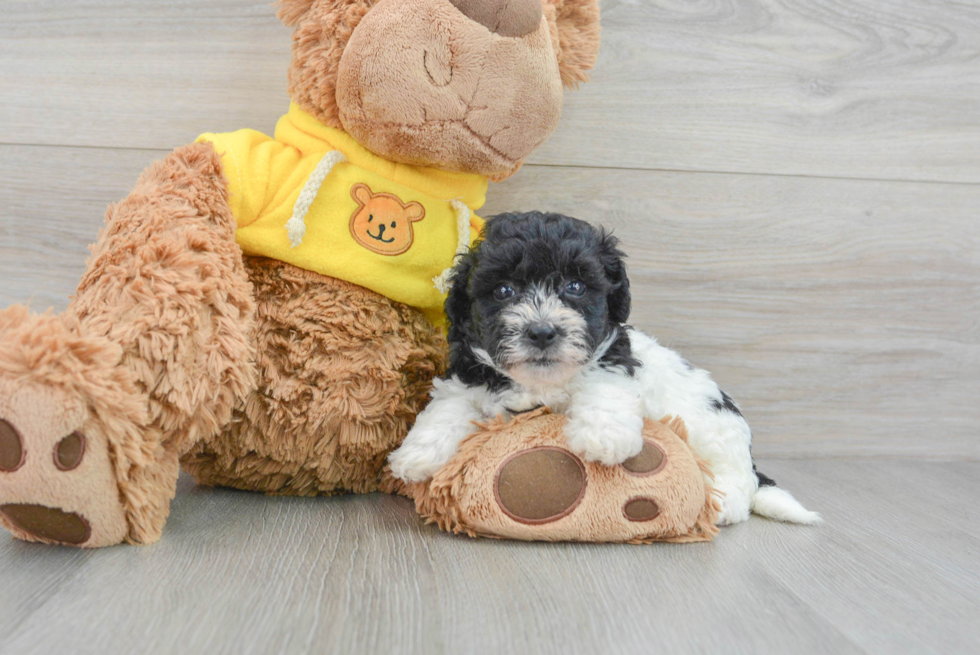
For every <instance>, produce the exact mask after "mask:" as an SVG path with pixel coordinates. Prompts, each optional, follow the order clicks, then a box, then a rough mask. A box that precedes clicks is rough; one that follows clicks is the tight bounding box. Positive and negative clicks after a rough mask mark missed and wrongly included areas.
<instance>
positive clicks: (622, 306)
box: [599, 230, 630, 323]
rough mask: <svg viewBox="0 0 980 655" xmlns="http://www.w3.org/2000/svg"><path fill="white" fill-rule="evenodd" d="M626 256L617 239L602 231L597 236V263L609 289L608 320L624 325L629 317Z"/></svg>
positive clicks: (628, 284)
mask: <svg viewBox="0 0 980 655" xmlns="http://www.w3.org/2000/svg"><path fill="white" fill-rule="evenodd" d="M625 258H626V255H625V254H624V253H623V251H622V250H620V249H619V239H617V238H616V237H614V236H613V235H611V234H608V233H607V232H605V231H604V230H603V231H602V232H601V233H600V235H599V261H600V262H602V268H603V270H604V271H605V273H606V279H607V280H608V281H609V283H610V285H611V288H610V290H609V293H608V294H607V295H606V304H607V306H608V308H609V319H610V320H611V321H613V322H614V323H625V322H626V321H627V320H629V317H630V280H629V278H628V277H627V276H626V262H625V261H624V260H625Z"/></svg>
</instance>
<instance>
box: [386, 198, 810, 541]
mask: <svg viewBox="0 0 980 655" xmlns="http://www.w3.org/2000/svg"><path fill="white" fill-rule="evenodd" d="M623 258H624V255H623V253H622V252H621V251H620V250H619V244H618V241H617V240H616V239H615V238H614V237H612V236H611V235H609V234H607V233H606V232H604V231H603V230H600V229H596V228H594V227H593V226H591V225H589V224H588V223H586V222H584V221H580V220H576V219H574V218H569V217H567V216H562V215H558V214H542V213H538V212H532V213H528V214H503V215H500V216H497V217H495V218H492V219H490V220H488V221H487V224H486V227H485V228H484V231H483V238H482V241H481V243H480V244H479V245H478V246H477V247H476V248H474V249H473V250H471V251H470V252H469V253H468V254H466V255H465V256H463V257H461V258H460V260H459V261H458V263H457V265H456V267H455V269H454V270H453V276H452V284H451V289H450V292H449V297H448V299H447V301H446V314H447V316H448V318H449V321H450V328H449V344H450V349H451V350H450V367H449V371H448V373H447V375H446V377H445V378H444V379H441V380H436V383H435V388H434V389H433V392H432V401H431V403H430V404H429V405H428V407H426V409H425V410H424V411H423V412H421V413H420V414H419V416H418V418H417V420H416V422H415V425H414V427H413V428H412V429H411V431H410V432H409V433H408V436H407V437H406V438H405V441H404V443H402V445H401V447H400V448H399V449H398V450H396V451H394V452H393V453H392V454H391V456H390V457H389V462H390V464H391V471H392V473H393V474H394V475H395V476H396V477H398V478H400V479H402V480H405V481H411V482H417V481H422V480H426V479H428V478H430V477H432V475H433V474H434V473H435V472H436V471H437V470H439V469H440V468H441V467H442V466H443V465H444V464H445V463H446V462H448V461H449V459H450V458H452V456H453V455H454V454H455V453H456V451H457V448H458V446H459V443H460V442H461V441H462V440H463V439H465V438H466V437H467V436H468V435H470V434H472V433H473V432H474V431H475V430H476V429H477V428H476V427H475V426H474V424H473V422H474V421H481V420H487V419H490V418H493V417H496V416H498V415H503V416H509V415H513V414H517V413H520V412H524V411H527V410H530V409H533V408H536V407H539V406H542V405H546V406H548V407H549V408H551V409H552V410H553V411H555V412H559V413H563V414H565V415H566V417H567V421H566V426H565V436H566V438H567V439H568V447H569V448H570V449H571V450H572V451H573V452H575V453H576V454H578V455H580V456H581V457H583V458H584V459H585V460H587V461H592V462H601V463H603V464H606V465H609V466H612V465H615V464H619V463H621V462H623V461H624V460H626V459H628V458H630V457H632V456H634V455H636V454H638V453H639V452H640V449H641V448H642V447H643V437H642V434H641V431H642V428H643V419H644V418H647V417H648V418H652V419H660V418H662V417H664V416H666V415H673V416H680V417H682V418H683V419H684V422H685V423H686V424H687V428H688V432H689V439H690V445H691V447H692V448H693V449H694V450H695V451H696V452H697V454H698V455H699V456H700V457H702V458H704V459H705V460H706V461H707V462H708V464H709V465H710V466H711V469H712V471H713V472H714V476H715V477H714V485H715V487H716V488H717V489H718V490H720V491H722V492H723V493H724V498H723V500H722V511H721V514H720V516H719V523H721V524H729V523H737V522H739V521H744V520H746V519H747V518H748V517H749V511H750V510H752V511H755V512H756V513H757V514H761V515H763V516H767V517H770V518H774V519H780V520H784V521H793V522H797V523H814V522H816V521H819V520H820V517H819V515H817V514H816V513H814V512H810V511H808V510H806V509H805V508H804V507H803V506H802V505H801V504H800V503H799V502H798V501H797V500H796V499H795V498H793V496H791V495H790V494H789V493H787V492H786V491H784V490H782V489H780V488H778V487H776V486H775V483H774V482H773V481H772V480H770V479H769V478H767V477H765V476H764V475H761V474H757V473H756V471H755V467H754V465H753V462H752V454H751V451H750V445H751V439H752V435H751V431H750V430H749V426H748V424H747V423H746V422H745V419H744V418H743V417H742V414H741V412H740V411H739V409H738V406H737V405H736V404H735V403H734V402H733V401H732V399H731V398H730V397H728V395H727V394H725V393H724V392H723V391H721V389H719V388H718V385H716V384H715V383H714V382H713V381H712V380H711V377H710V375H709V374H708V372H707V371H704V370H701V369H698V368H694V367H693V366H691V365H690V364H689V363H688V362H687V361H686V360H684V359H683V358H682V357H681V356H680V355H678V354H677V353H676V352H674V351H672V350H670V349H668V348H664V347H663V346H661V345H659V344H658V343H657V341H656V340H655V339H654V338H653V337H651V336H649V335H646V334H644V333H642V332H640V331H639V330H635V329H632V328H629V327H627V326H626V321H627V319H628V317H629V313H630V290H629V280H628V279H627V277H626V266H625V264H624V263H623Z"/></svg>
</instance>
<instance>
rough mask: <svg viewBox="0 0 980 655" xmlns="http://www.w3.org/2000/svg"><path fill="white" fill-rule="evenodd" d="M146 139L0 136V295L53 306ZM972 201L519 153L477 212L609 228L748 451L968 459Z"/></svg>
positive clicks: (669, 333)
mask: <svg viewBox="0 0 980 655" xmlns="http://www.w3.org/2000/svg"><path fill="white" fill-rule="evenodd" d="M160 154H161V153H159V152H154V151H126V150H101V149H89V148H49V147H22V146H0V171H3V172H2V175H3V176H4V177H5V179H6V180H7V183H6V184H4V185H0V206H2V207H4V210H3V212H2V213H0V236H2V240H0V279H2V280H3V284H0V305H7V304H11V303H14V302H26V301H31V300H32V299H33V303H32V304H33V307H34V308H35V309H37V310H43V309H45V308H46V307H48V306H50V305H53V306H55V307H56V308H58V309H61V308H63V307H64V306H65V304H66V300H65V299H66V298H67V297H68V296H69V295H70V294H71V293H72V291H73V289H74V286H75V284H76V282H77V280H78V277H79V276H80V274H81V272H82V270H83V268H84V261H85V256H86V254H87V252H86V250H85V246H86V245H87V244H88V243H89V242H91V241H93V240H94V239H95V235H96V233H97V230H98V227H99V226H100V225H101V223H102V215H103V212H104V208H105V205H106V204H107V203H108V202H110V201H115V200H117V199H119V198H120V197H122V196H123V195H125V193H126V191H127V189H128V188H129V187H130V186H131V185H132V184H133V183H134V182H135V180H136V177H137V176H138V174H139V171H140V170H141V169H142V167H143V166H144V165H145V164H146V163H148V162H149V161H150V160H152V159H154V158H156V157H159V156H160ZM50 179H57V180H59V184H58V185H57V186H56V187H54V188H48V186H47V181H48V180H50ZM42 190H43V191H42ZM978 206H980V186H972V185H941V184H905V183H892V182H863V181H852V180H827V179H812V178H793V177H773V176H753V175H714V174H712V175H707V174H691V173H662V172H649V171H614V170H597V169H575V168H561V167H540V166H528V167H527V168H526V169H525V170H524V171H522V173H521V175H519V176H516V177H514V178H512V179H511V180H508V181H506V182H504V183H502V184H499V185H494V186H493V187H491V193H490V202H489V204H488V206H487V212H485V213H487V214H489V213H492V212H498V211H502V210H505V209H513V210H528V209H534V208H546V209H551V210H555V211H562V212H566V213H569V214H571V215H575V216H579V217H581V218H584V219H587V220H590V221H594V222H598V223H601V224H604V225H606V226H608V227H610V228H613V229H614V230H615V231H616V233H617V234H618V235H619V236H620V237H621V238H622V240H623V243H624V247H625V249H626V251H627V253H628V254H629V257H630V258H629V265H630V275H631V279H632V283H633V294H634V314H633V322H634V324H635V325H636V326H638V327H640V328H642V329H645V330H648V331H650V332H652V333H654V334H655V335H657V336H658V337H659V338H660V339H661V341H662V342H663V343H665V344H667V345H670V346H672V347H675V348H677V349H678V350H680V351H681V352H682V353H684V354H685V356H687V357H688V358H689V359H691V361H693V362H695V363H697V364H699V365H701V366H703V367H705V368H707V369H708V370H711V371H712V372H713V373H714V374H715V377H716V379H717V380H718V381H719V382H720V383H721V384H722V386H723V388H725V389H726V390H727V391H728V392H729V393H730V394H732V395H733V396H734V397H735V398H736V399H737V400H739V401H740V402H741V404H742V407H743V410H744V411H745V413H746V416H747V417H748V419H749V421H750V423H751V424H752V425H753V428H754V430H755V447H756V452H757V453H758V454H761V455H780V456H817V455H838V456H839V455H860V456H870V455H881V454H887V455H892V456H894V455H899V456H915V457H969V458H974V459H976V458H977V457H980V450H978V448H980V445H978V443H980V442H978V438H977V436H978V435H977V425H978V424H980V405H978V404H977V403H976V390H977V388H978V382H980V380H978V371H980V333H978V330H980V326H978V323H977V312H976V308H978V307H980V222H978V221H977V220H976V208H977V207H978Z"/></svg>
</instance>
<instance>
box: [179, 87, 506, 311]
mask: <svg viewBox="0 0 980 655" xmlns="http://www.w3.org/2000/svg"><path fill="white" fill-rule="evenodd" d="M197 140H198V141H210V142H211V143H213V144H214V146H215V149H216V150H217V152H218V154H220V155H221V160H222V164H223V165H224V171H225V177H227V179H228V186H229V193H230V204H231V210H232V213H233V214H234V215H235V219H236V220H237V222H238V230H237V232H236V238H237V240H238V243H239V245H240V246H241V247H242V250H243V251H244V252H245V254H247V255H255V256H260V257H271V258H273V259H278V260H280V261H283V262H287V263H289V264H293V265H294V266H299V267H300V268H304V269H307V270H310V271H315V272H317V273H322V274H323V275H329V276H331V277H335V278H340V279H342V280H347V281H349V282H353V283H354V284H358V285H360V286H363V287H366V288H368V289H371V290H372V291H376V292H378V293H380V294H382V295H384V296H387V297H388V298H391V299H392V300H396V301H398V302H402V303H405V304H406V305H410V306H412V307H417V308H418V309H420V310H422V311H423V312H424V313H425V315H426V316H427V317H428V318H429V320H431V321H432V322H433V323H435V324H436V325H442V324H443V323H444V322H445V316H444V314H443V302H444V301H445V298H446V291H447V288H446V280H447V276H448V272H449V270H450V269H451V268H452V265H453V259H454V257H455V255H456V254H457V253H458V252H461V251H465V249H466V248H467V247H468V246H470V245H471V244H472V242H473V241H474V240H475V239H476V237H477V236H478V235H479V232H480V229H481V228H482V226H483V221H482V220H481V219H480V218H479V217H478V216H476V215H475V214H474V213H473V212H475V211H476V210H478V209H479V208H480V207H482V206H483V203H484V201H485V199H486V191H487V179H486V178H485V177H483V176H481V175H475V174H469V173H451V172H447V171H441V170H438V169H435V168H425V167H421V166H410V165H408V164H399V163H396V162H392V161H388V160H387V159H383V158H381V157H378V156H377V155H375V154H373V153H371V152H369V151H368V150H366V149H365V148H363V147H362V146H360V145H359V144H358V143H357V142H355V141H354V140H353V139H352V138H351V137H350V136H348V135H347V134H346V133H345V132H343V131H341V130H337V129H334V128H331V127H327V126H325V125H323V124H322V123H320V122H318V121H317V120H316V119H315V118H313V116H311V115H310V114H307V113H306V112H304V111H303V110H301V109H300V108H299V107H297V106H296V105H295V104H293V105H290V108H289V113H288V114H286V115H285V116H283V117H282V118H281V119H280V120H279V123H278V124H277V125H276V133H275V138H274V139H271V138H269V137H268V136H266V135H264V134H261V133H259V132H256V131H254V130H239V131H237V132H231V133H227V134H202V135H201V136H200V137H198V139H197Z"/></svg>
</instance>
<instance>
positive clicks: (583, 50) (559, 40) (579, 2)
mask: <svg viewBox="0 0 980 655" xmlns="http://www.w3.org/2000/svg"><path fill="white" fill-rule="evenodd" d="M543 2H544V14H545V16H547V17H548V24H549V26H550V27H551V39H552V42H553V43H554V44H555V45H556V48H557V50H558V52H557V55H558V71H559V72H560V73H561V81H562V84H564V85H565V86H566V87H568V88H575V87H577V86H578V85H579V82H588V81H589V75H588V73H587V72H586V71H588V70H591V69H592V67H593V66H595V61H596V58H597V57H598V56H599V32H600V27H599V3H598V0H543Z"/></svg>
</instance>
